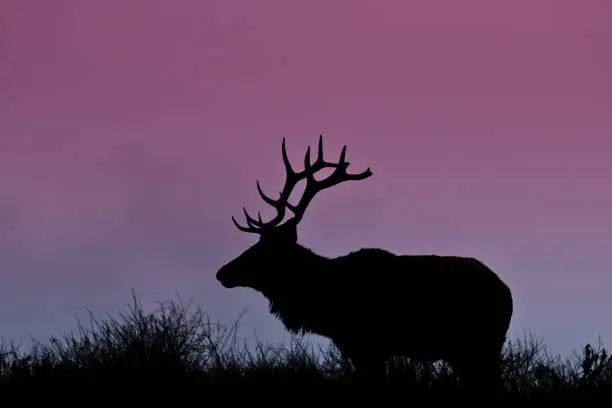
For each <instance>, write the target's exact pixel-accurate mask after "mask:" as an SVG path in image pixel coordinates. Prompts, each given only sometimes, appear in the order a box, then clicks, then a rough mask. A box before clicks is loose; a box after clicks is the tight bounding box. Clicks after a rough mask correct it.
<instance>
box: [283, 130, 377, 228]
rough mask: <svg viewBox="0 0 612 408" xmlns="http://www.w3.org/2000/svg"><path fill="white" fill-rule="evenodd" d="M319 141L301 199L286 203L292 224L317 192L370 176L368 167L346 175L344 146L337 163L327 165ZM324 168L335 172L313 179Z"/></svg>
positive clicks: (347, 164)
mask: <svg viewBox="0 0 612 408" xmlns="http://www.w3.org/2000/svg"><path fill="white" fill-rule="evenodd" d="M321 140H322V137H320V138H319V149H318V150H319V157H317V162H316V163H315V164H314V165H313V166H310V167H309V169H310V170H311V171H309V172H307V174H306V178H307V182H306V187H305V189H304V193H303V194H302V198H301V199H300V201H299V203H298V204H297V205H292V204H290V203H287V208H289V210H290V211H291V212H292V213H293V214H294V215H295V216H294V218H293V219H292V222H294V223H298V222H299V221H300V220H301V219H302V217H303V216H304V212H305V211H306V208H307V207H308V205H309V204H310V202H311V201H312V199H313V198H314V197H315V195H316V194H317V193H318V192H319V191H321V190H324V189H326V188H330V187H333V186H335V185H336V184H340V183H342V182H343V181H350V180H363V179H366V178H368V177H370V176H371V175H372V171H371V170H370V168H369V167H368V168H367V169H366V170H365V171H363V172H361V173H357V174H350V173H347V171H346V170H347V168H348V166H349V165H350V163H349V162H347V161H346V145H345V146H344V147H342V151H341V152H340V157H339V160H338V163H329V162H326V161H324V160H323V149H322V143H321ZM307 158H308V159H309V157H308V152H307ZM309 161H310V160H306V162H307V163H309ZM325 167H334V168H335V170H334V171H333V173H332V174H331V175H330V176H329V177H327V178H326V179H323V180H320V181H318V180H316V179H315V178H314V173H315V171H317V170H320V169H322V168H325ZM312 170H314V171H312Z"/></svg>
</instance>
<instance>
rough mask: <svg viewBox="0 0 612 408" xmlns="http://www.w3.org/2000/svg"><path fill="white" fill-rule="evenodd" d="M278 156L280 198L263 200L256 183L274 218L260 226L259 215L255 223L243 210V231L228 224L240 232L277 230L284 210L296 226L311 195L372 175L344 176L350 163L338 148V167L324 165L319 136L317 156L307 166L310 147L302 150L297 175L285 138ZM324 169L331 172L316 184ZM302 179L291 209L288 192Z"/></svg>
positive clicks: (283, 216) (346, 174)
mask: <svg viewBox="0 0 612 408" xmlns="http://www.w3.org/2000/svg"><path fill="white" fill-rule="evenodd" d="M282 155H283V163H284V164H285V172H286V178H285V185H284V187H283V190H282V191H281V193H280V197H279V198H278V199H277V200H274V199H272V198H270V197H269V196H267V195H266V194H265V193H264V192H263V190H262V189H261V186H260V184H259V180H258V181H257V191H258V192H259V195H260V196H261V198H262V199H263V200H264V201H265V202H266V203H267V204H269V205H271V206H272V207H274V208H275V209H276V216H275V217H274V218H273V219H272V220H270V221H268V222H263V221H262V219H261V214H260V213H257V218H258V219H257V220H256V219H254V218H253V217H251V216H250V215H249V213H248V212H247V210H246V208H243V210H244V215H245V217H246V222H247V225H248V226H247V227H243V226H241V225H240V224H238V222H236V220H235V219H234V217H232V221H233V222H234V225H235V226H236V227H237V228H238V229H239V230H240V231H244V232H252V233H256V234H263V233H265V232H266V231H269V230H270V229H273V228H274V227H276V226H278V224H280V222H281V221H282V220H283V218H285V210H286V209H287V208H288V209H289V210H291V212H292V213H293V214H294V217H293V218H291V219H290V220H289V221H287V222H293V223H295V224H297V223H298V222H300V220H301V219H302V217H303V216H304V212H305V211H306V208H307V207H308V204H310V202H311V201H312V199H313V198H314V197H315V195H316V194H317V193H318V192H319V191H321V190H324V189H326V188H329V187H332V186H335V185H336V184H339V183H341V182H343V181H348V180H363V179H365V178H368V177H370V176H371V175H372V171H371V170H370V168H368V169H367V170H366V171H364V172H362V173H359V174H348V173H347V172H346V169H347V167H348V166H349V165H350V162H347V161H346V160H345V156H346V146H344V147H343V148H342V152H341V153H340V160H339V162H338V163H331V162H327V161H325V160H324V159H323V135H320V136H319V146H318V152H317V159H316V160H315V162H314V163H312V164H311V163H310V146H309V147H308V149H307V150H306V155H305V156H304V170H303V171H301V172H296V171H295V170H293V168H292V167H291V163H290V162H289V158H288V157H287V150H286V148H285V138H283V144H282ZM325 168H333V169H335V170H334V172H333V173H332V174H331V175H330V176H329V177H327V178H326V179H324V180H320V181H318V180H316V179H315V178H314V175H315V173H317V172H318V171H320V170H322V169H325ZM304 179H306V187H305V189H304V193H303V194H302V198H301V199H300V201H299V203H298V204H297V205H295V206H294V205H292V204H291V203H289V196H290V195H291V192H292V191H293V189H294V188H295V186H296V185H297V183H299V182H300V181H301V180H304Z"/></svg>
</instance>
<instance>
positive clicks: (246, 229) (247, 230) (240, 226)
mask: <svg viewBox="0 0 612 408" xmlns="http://www.w3.org/2000/svg"><path fill="white" fill-rule="evenodd" d="M232 221H233V223H234V225H235V226H236V228H238V229H239V230H240V231H242V232H253V233H256V234H257V233H259V230H257V229H255V228H247V227H243V226H242V225H240V224H238V221H236V219H235V218H234V216H232Z"/></svg>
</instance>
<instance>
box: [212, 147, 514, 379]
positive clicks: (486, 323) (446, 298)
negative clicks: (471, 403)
mask: <svg viewBox="0 0 612 408" xmlns="http://www.w3.org/2000/svg"><path fill="white" fill-rule="evenodd" d="M345 156H346V146H344V147H343V149H342V152H341V153H340V159H339V161H338V162H336V163H332V162H327V161H325V160H324V159H323V137H322V135H321V136H320V137H319V145H318V155H317V158H316V160H315V161H314V163H311V160H310V147H308V149H307V150H306V155H305V158H304V170H303V171H301V172H297V171H295V170H294V169H293V168H292V166H291V163H290V161H289V158H288V157H287V151H286V149H285V139H284V138H283V142H282V158H283V162H284V165H285V170H286V179H285V185H284V187H283V189H282V191H281V193H280V197H279V198H278V199H272V198H270V197H269V196H268V195H266V194H265V193H264V192H263V191H262V188H261V186H260V183H259V181H257V190H258V192H259V195H260V196H261V198H262V199H263V201H264V202H265V203H267V204H269V205H270V206H272V207H273V208H274V209H275V210H276V216H275V217H274V218H273V219H272V220H270V221H267V222H264V221H263V220H262V217H261V214H259V213H258V218H257V219H255V218H253V217H252V216H250V215H249V213H248V212H247V210H246V208H243V210H244V215H245V217H246V223H247V226H242V225H240V224H239V223H238V222H237V221H236V219H235V218H234V217H232V221H233V223H234V225H235V226H236V227H237V228H238V229H239V230H240V231H243V232H248V233H253V234H257V235H259V240H258V242H257V243H255V244H254V245H252V246H251V247H250V248H248V249H247V250H246V251H244V252H243V253H242V254H241V255H240V256H238V257H237V258H235V259H234V260H232V261H230V262H229V263H227V264H226V265H224V266H223V267H222V268H221V269H219V271H218V272H217V274H216V278H217V280H218V281H219V282H220V283H221V285H222V286H224V287H225V288H235V287H245V288H251V289H254V290H256V291H258V292H260V293H261V294H263V296H265V297H266V298H267V299H268V301H269V308H270V312H271V313H272V314H273V315H274V316H276V317H277V318H279V319H280V320H281V321H282V323H283V324H284V326H285V327H286V329H287V330H289V331H290V332H293V333H313V334H317V335H320V336H324V337H327V338H329V339H330V340H331V341H332V342H333V343H334V345H335V346H336V347H337V348H338V350H339V351H340V353H341V355H342V356H343V357H345V358H347V359H348V360H350V361H351V363H352V364H353V366H354V368H355V370H356V373H359V372H361V373H363V374H365V375H366V377H368V378H372V377H371V376H373V377H375V378H381V376H384V375H385V372H386V362H387V360H388V358H390V357H397V356H403V357H408V358H411V359H414V360H416V361H424V362H425V361H430V362H433V361H437V360H445V361H446V362H447V363H448V364H450V365H451V367H452V368H453V370H454V371H455V373H456V374H457V376H458V377H459V381H460V384H466V385H470V384H472V385H478V386H479V387H480V386H495V387H496V386H497V385H499V384H500V383H499V379H500V377H501V368H500V367H501V352H502V347H503V344H504V342H505V339H506V333H507V331H508V328H509V325H510V320H511V317H512V313H513V301H512V294H511V291H510V289H509V287H508V286H507V285H506V284H505V283H504V282H503V281H502V280H501V279H500V278H499V277H498V275H496V274H495V272H493V271H492V270H491V269H489V268H488V267H487V266H485V265H484V264H483V263H482V262H480V261H479V260H477V259H475V258H469V257H460V256H439V255H396V254H393V253H391V252H389V251H386V250H384V249H374V248H363V249H359V250H357V251H355V252H350V253H348V254H346V255H342V256H339V257H336V258H328V257H324V256H321V255H318V254H316V253H315V252H313V251H311V250H310V249H308V248H305V247H303V246H302V245H300V244H299V243H298V242H297V241H298V239H297V225H298V223H299V222H300V220H301V219H302V218H303V216H304V212H305V211H306V208H307V207H308V205H309V204H310V202H311V201H312V199H313V198H314V197H315V195H316V194H317V193H319V192H320V191H322V190H324V189H327V188H330V187H333V186H335V185H337V184H339V183H342V182H345V181H349V180H355V181H356V180H364V179H366V178H368V177H370V176H372V172H371V170H370V169H369V168H368V169H367V170H365V171H364V172H362V173H358V174H349V173H347V167H348V166H349V162H348V161H346V160H345ZM325 168H327V169H333V172H332V173H331V175H330V176H329V177H327V178H324V179H322V180H317V179H315V177H314V176H315V173H317V172H319V171H320V170H323V169H325ZM302 180H306V185H305V188H304V192H303V194H302V196H301V198H300V200H299V202H298V203H297V204H296V205H294V204H291V203H290V202H289V196H290V195H291V192H292V191H293V189H294V188H295V186H296V185H297V184H298V182H300V181H302ZM287 209H288V210H289V211H291V213H292V214H293V216H292V217H291V218H289V219H288V220H286V221H285V222H284V223H282V221H283V220H284V218H285V214H286V210H287ZM355 222H359V220H355Z"/></svg>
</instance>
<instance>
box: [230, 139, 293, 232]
mask: <svg viewBox="0 0 612 408" xmlns="http://www.w3.org/2000/svg"><path fill="white" fill-rule="evenodd" d="M281 146H282V148H281V152H282V157H283V164H284V165H285V173H286V178H285V185H284V187H283V190H282V191H281V193H280V197H279V198H278V199H277V200H275V199H273V198H271V197H269V196H268V195H267V194H266V193H264V191H263V189H262V188H261V184H260V183H259V180H257V192H258V193H259V195H260V196H261V198H262V199H263V201H264V202H265V203H266V204H268V205H270V206H272V207H274V209H275V210H276V216H275V217H274V218H273V219H272V220H270V221H268V222H263V220H262V219H261V214H260V213H257V217H258V219H257V220H256V219H254V218H253V217H251V216H250V215H249V214H248V213H247V211H246V209H245V210H244V215H245V217H246V221H247V225H248V228H247V227H242V226H238V225H236V226H237V227H238V229H240V230H241V231H245V232H253V233H257V234H262V232H263V231H264V230H267V229H269V228H273V227H275V226H277V225H278V224H279V223H280V222H281V221H282V220H283V218H285V212H286V208H287V207H286V204H287V200H288V199H289V196H290V195H291V192H292V191H293V188H294V187H295V185H296V184H297V182H298V181H300V179H301V177H300V175H299V174H298V173H296V172H295V170H293V167H292V166H291V162H290V161H289V156H288V155H287V148H286V146H285V138H284V137H283V142H282V145H281ZM234 224H236V222H235V221H234Z"/></svg>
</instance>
